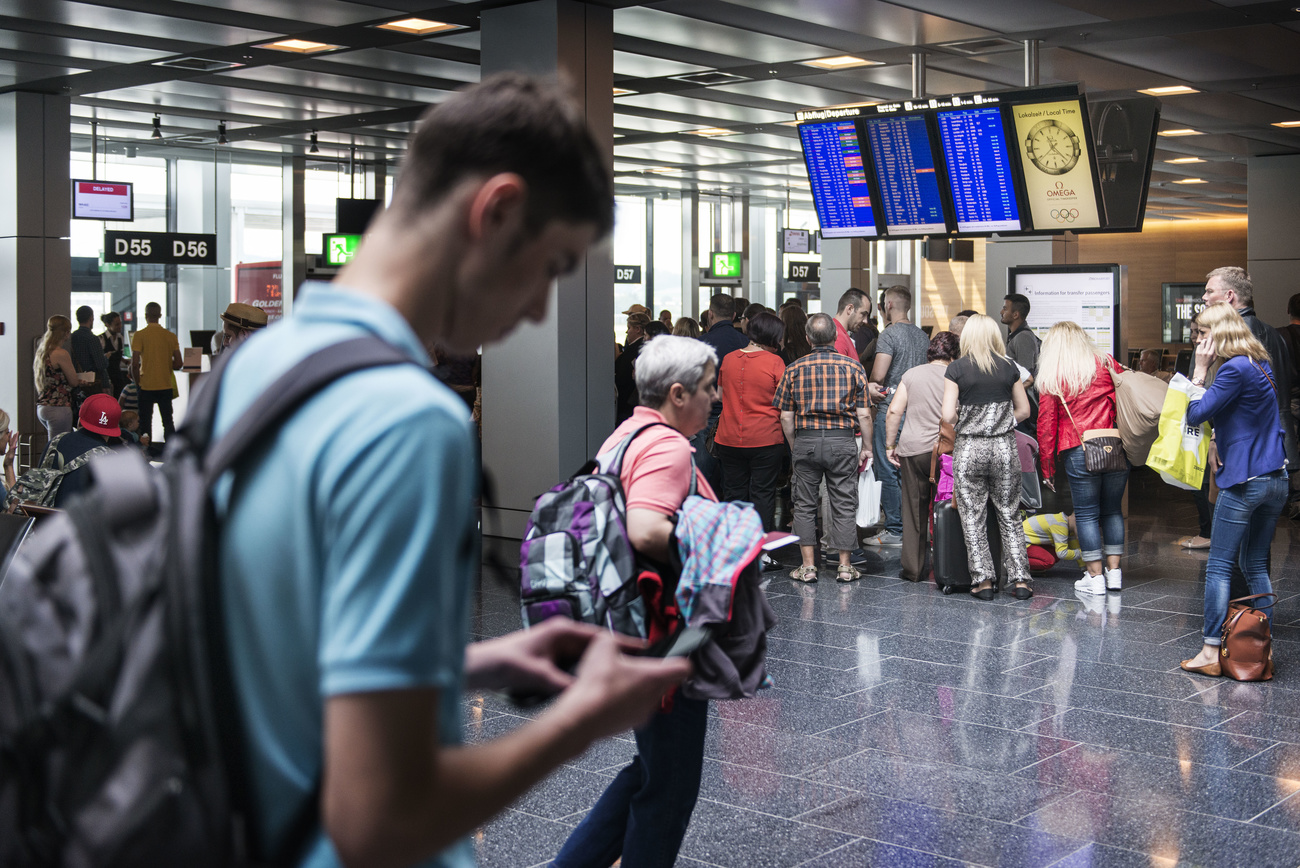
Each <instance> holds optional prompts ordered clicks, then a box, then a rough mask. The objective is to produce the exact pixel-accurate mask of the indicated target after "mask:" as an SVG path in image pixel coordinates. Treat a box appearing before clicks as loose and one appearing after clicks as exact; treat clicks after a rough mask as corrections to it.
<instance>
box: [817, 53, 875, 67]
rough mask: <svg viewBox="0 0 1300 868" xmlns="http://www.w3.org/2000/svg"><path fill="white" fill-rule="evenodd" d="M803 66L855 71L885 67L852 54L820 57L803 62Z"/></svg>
mask: <svg viewBox="0 0 1300 868" xmlns="http://www.w3.org/2000/svg"><path fill="white" fill-rule="evenodd" d="M799 64H800V65H801V66H815V67H817V68H818V69H855V68H857V67H859V66H883V64H882V63H881V62H880V61H879V60H867V59H866V58H864V57H856V56H854V55H852V54H839V55H836V56H834V57H819V58H817V59H816V60H801V61H799Z"/></svg>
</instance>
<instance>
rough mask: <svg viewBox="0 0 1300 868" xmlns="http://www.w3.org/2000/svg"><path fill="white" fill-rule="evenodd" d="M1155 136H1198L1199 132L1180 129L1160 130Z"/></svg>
mask: <svg viewBox="0 0 1300 868" xmlns="http://www.w3.org/2000/svg"><path fill="white" fill-rule="evenodd" d="M1157 135H1161V136H1199V135H1201V131H1200V130H1191V129H1186V128H1183V129H1180V130H1161V131H1160V132H1159V133H1157Z"/></svg>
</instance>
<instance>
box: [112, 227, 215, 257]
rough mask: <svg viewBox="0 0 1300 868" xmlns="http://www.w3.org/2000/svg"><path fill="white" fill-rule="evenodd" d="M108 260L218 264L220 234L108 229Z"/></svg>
mask: <svg viewBox="0 0 1300 868" xmlns="http://www.w3.org/2000/svg"><path fill="white" fill-rule="evenodd" d="M104 261H105V262H122V263H128V264H129V263H153V264H157V265H216V264H217V236H216V235H201V234H195V233H187V232H105V233H104Z"/></svg>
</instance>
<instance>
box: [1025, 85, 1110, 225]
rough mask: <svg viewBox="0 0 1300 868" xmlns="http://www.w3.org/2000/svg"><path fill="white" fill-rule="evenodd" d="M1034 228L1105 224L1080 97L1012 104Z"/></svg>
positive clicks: (1086, 122) (1086, 123)
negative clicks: (1094, 181)
mask: <svg viewBox="0 0 1300 868" xmlns="http://www.w3.org/2000/svg"><path fill="white" fill-rule="evenodd" d="M1011 113H1012V115H1013V116H1014V117H1015V121H1016V136H1017V138H1018V139H1019V141H1020V147H1021V148H1022V149H1023V150H1022V153H1021V154H1020V157H1021V163H1022V164H1023V165H1024V171H1025V189H1026V191H1027V193H1028V195H1029V211H1030V214H1031V215H1032V217H1033V221H1034V228H1035V229H1039V230H1043V229H1046V230H1049V231H1050V230H1066V229H1096V228H1098V227H1100V226H1101V225H1102V215H1101V209H1100V208H1099V207H1098V204H1097V191H1096V189H1095V188H1094V187H1093V181H1092V153H1091V144H1090V142H1089V134H1088V121H1087V118H1086V117H1085V116H1084V113H1083V107H1082V104H1081V103H1080V101H1079V100H1077V99H1070V100H1061V101H1059V102H1047V103H1030V104H1027V105H1017V106H1012V107H1011Z"/></svg>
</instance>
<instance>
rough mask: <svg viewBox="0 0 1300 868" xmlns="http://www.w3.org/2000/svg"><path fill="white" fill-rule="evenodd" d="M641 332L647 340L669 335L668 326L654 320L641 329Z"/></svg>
mask: <svg viewBox="0 0 1300 868" xmlns="http://www.w3.org/2000/svg"><path fill="white" fill-rule="evenodd" d="M641 331H643V332H644V333H645V339H646V340H650V339H651V338H655V337H658V336H659V335H666V334H668V326H666V325H664V324H663V321H662V320H657V319H652V320H650V322H648V323H646V324H645V325H644V326H643V327H642V328H641Z"/></svg>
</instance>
